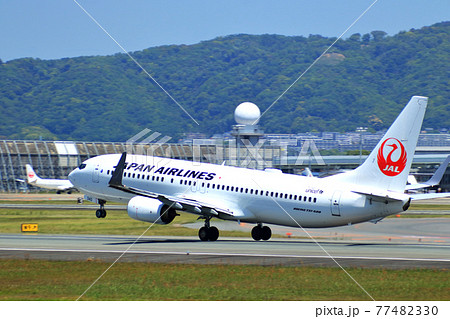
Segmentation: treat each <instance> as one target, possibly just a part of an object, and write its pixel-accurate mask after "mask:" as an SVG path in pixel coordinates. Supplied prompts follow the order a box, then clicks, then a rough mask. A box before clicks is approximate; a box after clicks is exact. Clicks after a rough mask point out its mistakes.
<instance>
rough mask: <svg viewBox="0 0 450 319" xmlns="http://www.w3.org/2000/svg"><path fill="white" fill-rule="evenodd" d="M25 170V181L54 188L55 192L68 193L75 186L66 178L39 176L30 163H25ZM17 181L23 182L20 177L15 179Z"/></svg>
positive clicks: (37, 185) (42, 186)
mask: <svg viewBox="0 0 450 319" xmlns="http://www.w3.org/2000/svg"><path fill="white" fill-rule="evenodd" d="M25 168H26V172H27V180H26V182H27V183H28V184H30V185H33V186H36V187H41V188H47V189H54V190H56V193H57V194H61V193H62V192H67V194H70V193H71V192H72V191H73V190H75V189H76V188H75V186H73V184H72V183H71V182H70V181H69V180H68V179H49V178H40V177H39V176H38V175H37V174H36V173H35V172H34V170H33V167H32V166H31V165H30V164H26V165H25ZM17 181H19V182H25V181H24V180H22V179H17Z"/></svg>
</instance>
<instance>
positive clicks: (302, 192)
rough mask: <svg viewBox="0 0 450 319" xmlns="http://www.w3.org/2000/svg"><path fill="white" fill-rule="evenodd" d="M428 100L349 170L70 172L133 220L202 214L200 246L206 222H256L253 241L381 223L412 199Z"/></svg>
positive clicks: (156, 161)
mask: <svg viewBox="0 0 450 319" xmlns="http://www.w3.org/2000/svg"><path fill="white" fill-rule="evenodd" d="M427 101H428V98H427V97H421V96H414V97H412V98H411V100H410V101H409V103H408V105H407V106H406V107H405V108H404V110H403V111H402V112H401V114H400V115H399V116H398V118H397V119H396V120H395V122H394V123H393V124H392V126H391V127H390V129H389V130H388V131H387V133H386V135H385V136H384V137H383V138H382V139H381V141H380V142H379V143H378V145H377V146H376V147H375V149H374V150H373V151H372V153H371V154H370V155H369V157H368V158H367V160H366V161H365V162H364V163H363V164H362V165H361V166H359V167H358V168H356V169H355V170H353V171H349V172H347V173H343V174H338V175H334V176H329V177H326V178H310V177H305V176H299V175H291V174H284V173H282V172H276V173H274V172H272V171H270V170H268V171H260V170H253V169H246V168H239V167H229V166H223V165H214V164H207V163H196V162H189V161H183V160H175V159H168V158H160V157H152V156H144V155H127V154H126V153H123V154H122V155H120V154H110V155H101V156H97V157H94V158H91V159H88V160H86V161H84V162H83V163H82V164H81V165H80V166H79V167H78V168H76V169H75V170H74V171H72V172H71V173H70V174H69V179H70V181H71V182H72V183H73V184H74V185H75V186H76V187H77V188H78V189H79V190H81V191H82V192H84V193H85V194H86V196H85V198H86V199H88V200H91V201H94V202H97V203H99V204H100V209H99V210H97V212H96V215H97V217H99V218H101V217H105V215H106V212H105V210H104V204H105V202H106V201H117V202H126V203H128V206H127V211H128V215H129V216H130V217H131V218H134V219H137V220H140V221H146V222H150V223H158V224H168V223H170V222H172V220H173V219H174V218H175V217H176V216H177V211H184V212H188V213H192V214H196V215H199V216H200V218H203V219H205V226H203V227H201V228H200V230H199V237H200V239H201V240H203V241H207V240H209V241H215V240H217V238H218V237H219V231H218V229H217V228H216V227H212V226H210V220H211V218H213V217H215V218H220V219H225V220H233V221H238V222H239V221H242V222H246V223H255V224H256V226H255V227H254V228H253V229H252V237H253V239H255V240H261V239H262V240H268V239H269V238H270V237H271V233H272V232H271V230H270V228H269V227H268V226H263V224H275V225H284V226H294V227H305V228H308V227H334V226H343V225H351V224H355V223H361V222H366V221H378V220H381V219H382V218H384V217H386V216H388V215H391V214H398V213H400V212H403V211H405V210H407V209H408V207H409V206H410V203H411V200H413V199H415V198H416V197H415V196H418V197H420V198H421V199H423V198H434V197H446V196H450V193H439V194H436V193H433V194H404V191H405V186H406V180H407V177H408V174H409V171H410V168H411V163H412V159H413V155H414V151H415V148H416V144H417V139H418V136H419V131H420V128H421V126H422V121H423V117H424V114H425V108H426V105H427Z"/></svg>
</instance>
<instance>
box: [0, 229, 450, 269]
mask: <svg viewBox="0 0 450 319" xmlns="http://www.w3.org/2000/svg"><path fill="white" fill-rule="evenodd" d="M449 252H450V245H448V244H442V243H440V244H425V243H415V244H408V243H392V242H386V243H375V242H373V243H372V242H365V241H357V242H352V241H332V240H320V241H319V243H317V242H314V241H313V240H308V239H293V238H287V239H271V240H270V241H267V242H255V241H253V240H252V239H249V238H220V239H219V240H218V241H216V242H201V241H200V240H199V239H198V238H196V237H142V238H140V239H136V238H135V237H127V236H72V235H64V236H63V235H22V234H17V235H16V234H11V235H8V234H4V235H0V258H23V259H30V258H33V259H46V260H102V261H114V260H116V259H117V258H119V257H120V259H119V261H122V262H123V261H135V262H155V263H199V264H256V265H284V266H306V265H307V266H332V267H338V265H340V266H342V267H349V266H355V267H383V268H392V269H399V268H439V269H448V268H450V256H449Z"/></svg>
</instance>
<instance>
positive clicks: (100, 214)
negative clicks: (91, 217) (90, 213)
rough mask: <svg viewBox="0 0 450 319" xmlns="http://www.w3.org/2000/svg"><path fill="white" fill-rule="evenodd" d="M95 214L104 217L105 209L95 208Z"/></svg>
mask: <svg viewBox="0 0 450 319" xmlns="http://www.w3.org/2000/svg"><path fill="white" fill-rule="evenodd" d="M95 216H96V217H97V218H105V217H106V210H104V209H101V208H100V209H97V211H96V212H95Z"/></svg>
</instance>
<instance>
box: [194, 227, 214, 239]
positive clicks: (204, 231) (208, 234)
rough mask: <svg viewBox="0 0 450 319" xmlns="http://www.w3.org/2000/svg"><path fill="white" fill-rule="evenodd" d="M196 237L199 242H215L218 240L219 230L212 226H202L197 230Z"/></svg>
mask: <svg viewBox="0 0 450 319" xmlns="http://www.w3.org/2000/svg"><path fill="white" fill-rule="evenodd" d="M198 237H199V238H200V240H201V241H216V240H217V238H219V230H218V229H217V227H214V226H213V227H207V226H203V227H202V228H200V229H199V230H198Z"/></svg>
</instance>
